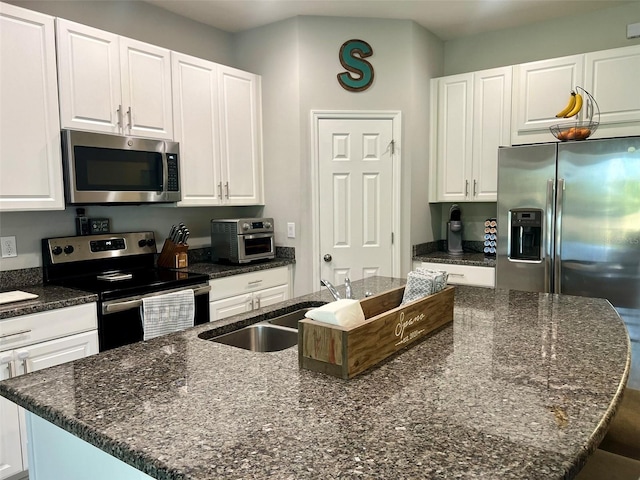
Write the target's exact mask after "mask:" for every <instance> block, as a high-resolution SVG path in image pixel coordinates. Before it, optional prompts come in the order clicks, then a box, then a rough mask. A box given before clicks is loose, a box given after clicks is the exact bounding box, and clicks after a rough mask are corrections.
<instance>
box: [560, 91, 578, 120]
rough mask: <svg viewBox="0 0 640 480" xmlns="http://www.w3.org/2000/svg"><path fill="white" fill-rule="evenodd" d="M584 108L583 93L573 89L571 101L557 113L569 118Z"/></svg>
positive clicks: (561, 116)
mask: <svg viewBox="0 0 640 480" xmlns="http://www.w3.org/2000/svg"><path fill="white" fill-rule="evenodd" d="M581 109H582V95H580V94H579V93H577V92H574V91H572V92H571V96H570V97H569V103H567V106H566V107H564V108H563V109H562V110H561V111H559V112H558V113H557V114H556V117H558V118H569V117H573V116H574V115H577V114H578V113H579V112H580V110H581Z"/></svg>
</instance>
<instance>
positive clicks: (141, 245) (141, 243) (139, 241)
mask: <svg viewBox="0 0 640 480" xmlns="http://www.w3.org/2000/svg"><path fill="white" fill-rule="evenodd" d="M146 245H147V241H146V240H145V239H144V238H143V239H142V240H138V246H139V247H140V248H142V247H144V246H146Z"/></svg>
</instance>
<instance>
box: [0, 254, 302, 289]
mask: <svg viewBox="0 0 640 480" xmlns="http://www.w3.org/2000/svg"><path fill="white" fill-rule="evenodd" d="M188 255H189V264H190V265H193V264H195V263H206V262H210V261H211V248H210V247H205V248H190V249H189V250H188ZM276 258H286V259H291V260H295V258H296V249H295V248H294V247H278V246H276ZM29 285H42V267H34V268H21V269H17V270H6V271H0V291H5V290H15V289H19V288H20V287H25V286H29Z"/></svg>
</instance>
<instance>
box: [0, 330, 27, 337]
mask: <svg viewBox="0 0 640 480" xmlns="http://www.w3.org/2000/svg"><path fill="white" fill-rule="evenodd" d="M25 333H31V329H29V330H18V331H17V332H13V333H5V334H4V335H0V339H2V338H9V337H15V336H16V335H24V334H25Z"/></svg>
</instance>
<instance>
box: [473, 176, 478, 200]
mask: <svg viewBox="0 0 640 480" xmlns="http://www.w3.org/2000/svg"><path fill="white" fill-rule="evenodd" d="M477 184H478V181H477V180H474V181H473V196H474V197H475V196H476V195H477V193H476V185H477Z"/></svg>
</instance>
